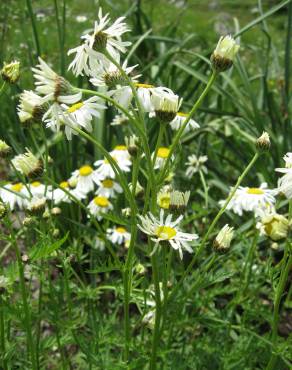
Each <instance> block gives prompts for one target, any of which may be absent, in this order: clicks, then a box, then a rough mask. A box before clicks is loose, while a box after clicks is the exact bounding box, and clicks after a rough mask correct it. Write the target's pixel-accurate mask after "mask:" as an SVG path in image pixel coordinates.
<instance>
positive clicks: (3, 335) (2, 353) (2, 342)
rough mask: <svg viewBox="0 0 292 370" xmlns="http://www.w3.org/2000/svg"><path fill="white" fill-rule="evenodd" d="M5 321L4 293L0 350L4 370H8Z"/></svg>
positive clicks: (0, 317) (0, 322)
mask: <svg viewBox="0 0 292 370" xmlns="http://www.w3.org/2000/svg"><path fill="white" fill-rule="evenodd" d="M5 347H6V346H5V321H4V301H3V298H2V292H0V349H1V358H0V360H1V363H2V367H3V370H7V369H8V367H7V361H6V359H5V354H6V351H5Z"/></svg>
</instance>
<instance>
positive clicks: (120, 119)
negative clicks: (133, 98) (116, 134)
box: [110, 114, 129, 126]
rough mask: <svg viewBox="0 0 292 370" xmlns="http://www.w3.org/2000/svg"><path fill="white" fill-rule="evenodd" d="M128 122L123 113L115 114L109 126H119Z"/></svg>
mask: <svg viewBox="0 0 292 370" xmlns="http://www.w3.org/2000/svg"><path fill="white" fill-rule="evenodd" d="M127 123H129V118H128V117H127V116H125V115H124V114H117V115H115V117H114V119H113V120H112V122H111V124H110V125H111V126H121V125H124V124H127Z"/></svg>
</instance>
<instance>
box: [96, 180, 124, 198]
mask: <svg viewBox="0 0 292 370" xmlns="http://www.w3.org/2000/svg"><path fill="white" fill-rule="evenodd" d="M122 192H123V189H122V187H121V186H120V185H119V184H118V183H117V182H116V181H114V180H112V179H104V180H101V181H100V186H99V188H98V189H97V191H96V194H97V195H101V196H103V197H107V198H114V197H115V196H116V194H117V193H122Z"/></svg>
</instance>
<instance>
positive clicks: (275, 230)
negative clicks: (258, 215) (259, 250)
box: [257, 212, 289, 241]
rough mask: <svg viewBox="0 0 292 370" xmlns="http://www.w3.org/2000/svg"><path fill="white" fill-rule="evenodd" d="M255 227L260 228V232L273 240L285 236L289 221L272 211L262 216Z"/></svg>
mask: <svg viewBox="0 0 292 370" xmlns="http://www.w3.org/2000/svg"><path fill="white" fill-rule="evenodd" d="M257 228H259V229H260V231H261V234H264V235H267V236H268V237H269V238H271V239H272V240H274V241H278V240H281V239H285V238H287V235H288V231H289V221H288V220H287V218H286V217H284V216H282V215H279V214H278V213H276V212H273V213H270V214H267V215H265V216H264V217H262V219H261V221H260V222H259V223H258V225H257Z"/></svg>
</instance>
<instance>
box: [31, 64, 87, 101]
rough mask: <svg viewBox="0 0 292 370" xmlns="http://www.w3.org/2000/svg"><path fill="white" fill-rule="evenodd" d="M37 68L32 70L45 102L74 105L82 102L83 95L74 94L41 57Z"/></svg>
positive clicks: (66, 82) (70, 87)
mask: <svg viewBox="0 0 292 370" xmlns="http://www.w3.org/2000/svg"><path fill="white" fill-rule="evenodd" d="M39 63H40V64H38V65H37V66H36V68H32V71H33V72H34V78H35V79H36V82H35V85H36V91H37V92H38V93H39V94H41V95H44V101H45V102H47V101H53V102H59V103H64V104H74V103H76V102H78V101H79V100H81V97H82V93H81V92H77V93H74V91H73V87H72V86H71V85H70V84H69V82H68V81H66V80H65V79H64V78H63V77H61V76H59V75H58V74H57V73H55V72H54V71H53V70H52V69H51V68H50V67H49V66H48V65H47V64H46V63H45V62H44V61H43V60H42V59H41V58H40V57H39Z"/></svg>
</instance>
